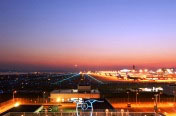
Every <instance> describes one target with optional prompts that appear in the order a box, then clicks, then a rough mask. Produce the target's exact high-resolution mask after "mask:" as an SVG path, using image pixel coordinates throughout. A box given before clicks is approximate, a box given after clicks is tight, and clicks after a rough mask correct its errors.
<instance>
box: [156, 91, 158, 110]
mask: <svg viewBox="0 0 176 116" xmlns="http://www.w3.org/2000/svg"><path fill="white" fill-rule="evenodd" d="M155 112H156V113H157V112H158V94H155Z"/></svg>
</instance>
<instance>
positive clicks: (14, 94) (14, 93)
mask: <svg viewBox="0 0 176 116" xmlns="http://www.w3.org/2000/svg"><path fill="white" fill-rule="evenodd" d="M15 93H17V91H13V101H14V98H15Z"/></svg>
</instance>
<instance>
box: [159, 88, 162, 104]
mask: <svg viewBox="0 0 176 116" xmlns="http://www.w3.org/2000/svg"><path fill="white" fill-rule="evenodd" d="M161 94H162V92H161V91H160V92H159V94H158V95H159V96H158V97H159V100H158V101H159V103H160V101H161Z"/></svg>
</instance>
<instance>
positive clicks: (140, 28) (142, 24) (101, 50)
mask: <svg viewBox="0 0 176 116" xmlns="http://www.w3.org/2000/svg"><path fill="white" fill-rule="evenodd" d="M133 64H134V65H136V66H137V67H140V68H158V67H176V0H0V71H4V70H18V71H24V70H27V71H30V70H32V71H34V70H36V71H38V70H54V69H55V70H67V69H68V70H72V69H75V68H76V67H75V65H78V67H77V68H78V69H81V70H83V69H94V68H97V67H99V69H102V68H100V67H103V69H108V70H110V69H114V68H118V67H121V68H126V67H131V66H132V65H133Z"/></svg>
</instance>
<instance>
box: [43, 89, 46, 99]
mask: <svg viewBox="0 0 176 116" xmlns="http://www.w3.org/2000/svg"><path fill="white" fill-rule="evenodd" d="M45 93H46V92H45V91H44V92H43V102H45Z"/></svg>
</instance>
